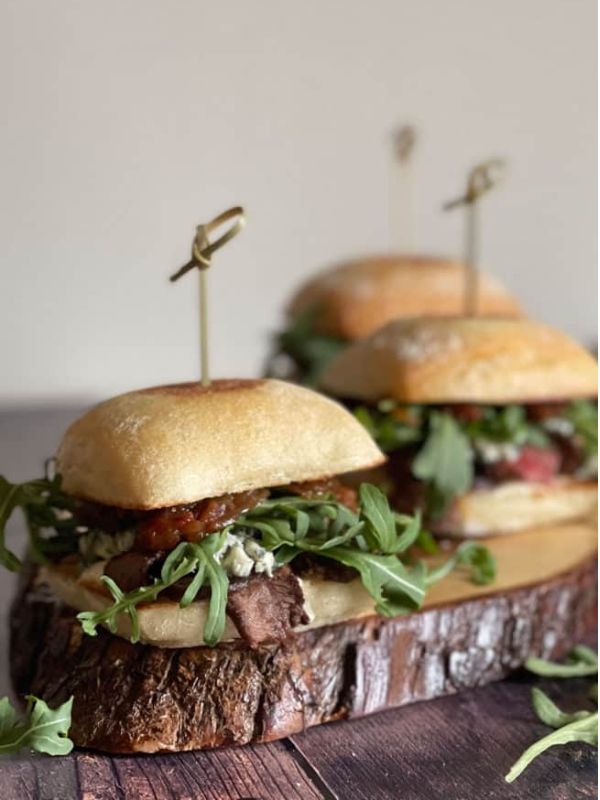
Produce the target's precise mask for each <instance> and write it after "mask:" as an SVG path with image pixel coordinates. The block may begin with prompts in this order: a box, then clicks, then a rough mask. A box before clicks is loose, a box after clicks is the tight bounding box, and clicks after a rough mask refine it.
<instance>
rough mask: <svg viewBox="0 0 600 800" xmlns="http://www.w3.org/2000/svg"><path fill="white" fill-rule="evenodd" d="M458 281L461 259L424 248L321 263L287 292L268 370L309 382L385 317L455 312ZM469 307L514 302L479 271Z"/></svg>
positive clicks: (486, 309)
mask: <svg viewBox="0 0 600 800" xmlns="http://www.w3.org/2000/svg"><path fill="white" fill-rule="evenodd" d="M464 284H465V266H464V265H463V264H460V263H458V262H456V261H451V260H448V259H443V258H434V257H431V256H397V255H390V256H379V257H372V258H363V259H357V260H354V261H350V262H346V263H342V264H340V265H339V266H336V267H333V268H330V269H326V270H323V271H322V272H320V273H318V274H317V275H315V276H314V277H313V278H311V279H310V280H308V281H307V282H306V283H305V284H303V285H302V286H301V287H300V288H299V289H298V291H297V292H296V294H295V295H294V296H293V297H292V300H291V302H290V304H289V306H288V308H287V314H286V316H287V327H286V329H285V330H284V331H283V332H281V333H280V334H279V335H278V336H277V339H276V349H275V353H274V355H273V356H272V358H271V360H270V363H269V367H268V370H269V374H271V375H273V376H275V377H285V378H289V379H291V380H295V381H298V382H299V383H305V384H307V385H315V384H316V383H317V382H318V379H319V376H320V374H321V373H322V371H323V369H324V368H325V367H326V366H327V364H329V363H330V361H331V360H332V358H334V357H335V356H337V355H338V354H339V353H340V352H342V351H343V350H344V349H345V348H346V347H348V346H349V345H350V344H352V342H354V341H356V340H358V339H362V338H363V337H365V336H368V335H369V334H371V333H373V332H374V331H375V330H377V329H378V328H381V327H382V326H383V325H384V324H385V323H387V322H389V321H391V320H394V319H399V318H408V317H421V316H422V317H440V316H453V315H460V314H461V313H462V311H463V307H464ZM477 314H478V315H479V316H485V317H488V316H495V317H520V316H521V315H522V310H521V307H520V306H519V303H518V302H517V300H516V299H515V298H514V297H513V296H512V295H510V294H509V292H508V291H506V289H505V288H504V287H503V286H502V285H501V284H500V283H498V282H497V281H496V279H495V278H492V277H491V276H489V275H486V274H481V275H480V276H479V280H478V298H477Z"/></svg>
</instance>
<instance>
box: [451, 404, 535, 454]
mask: <svg viewBox="0 0 600 800" xmlns="http://www.w3.org/2000/svg"><path fill="white" fill-rule="evenodd" d="M481 412H482V416H481V419H478V420H474V421H471V422H467V423H465V424H464V431H465V433H466V434H467V436H468V437H469V439H471V440H475V439H483V440H486V441H491V442H497V443H506V444H514V445H516V446H517V447H522V446H523V445H525V444H530V445H534V446H536V447H547V446H548V444H549V443H550V439H549V438H548V434H547V433H546V432H545V431H544V430H543V428H541V427H540V426H539V425H537V424H534V423H532V422H530V421H529V420H528V419H527V412H526V410H525V408H524V407H523V406H519V405H508V406H501V407H500V408H496V407H494V406H482V407H481Z"/></svg>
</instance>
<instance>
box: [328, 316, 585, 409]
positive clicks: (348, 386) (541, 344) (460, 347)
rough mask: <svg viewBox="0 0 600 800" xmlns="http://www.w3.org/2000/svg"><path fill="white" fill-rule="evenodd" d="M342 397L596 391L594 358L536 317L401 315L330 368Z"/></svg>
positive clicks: (421, 398) (528, 396) (525, 398)
mask: <svg viewBox="0 0 600 800" xmlns="http://www.w3.org/2000/svg"><path fill="white" fill-rule="evenodd" d="M321 385H322V388H324V389H325V391H327V392H329V393H330V394H333V395H336V396H338V397H344V398H357V399H360V400H366V401H376V400H380V399H382V398H393V399H395V400H398V401H400V402H403V403H453V402H459V403H461V402H468V403H471V402H472V403H489V404H504V403H526V402H529V401H531V402H535V401H550V400H568V399H572V398H577V397H594V396H595V395H596V394H597V388H598V366H597V363H596V360H595V359H594V358H593V357H592V356H591V355H590V353H588V352H587V351H586V350H585V349H584V348H583V347H581V345H579V344H577V342H575V341H573V339H571V338H570V337H569V336H567V335H566V334H565V333H562V332H561V331H558V330H556V329H555V328H551V327H549V326H548V325H544V324H542V323H540V322H534V321H532V320H526V319H520V320H507V319H476V318H465V317H454V318H445V319H413V320H395V321H394V322H390V323H389V324H388V325H386V326H384V327H383V328H381V329H380V330H379V331H377V332H375V333H374V334H372V335H371V336H370V337H368V338H367V339H364V340H363V341H360V342H355V343H354V344H352V345H351V346H350V347H349V348H347V349H346V350H345V351H344V352H342V353H341V354H340V355H339V356H338V357H337V358H336V359H334V361H333V362H332V363H331V364H330V365H329V367H328V368H327V369H326V370H325V372H324V374H323V376H322V379H321Z"/></svg>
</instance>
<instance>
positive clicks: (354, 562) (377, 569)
mask: <svg viewBox="0 0 600 800" xmlns="http://www.w3.org/2000/svg"><path fill="white" fill-rule="evenodd" d="M323 555H324V556H326V557H327V558H333V559H335V560H336V561H340V562H341V563H342V564H345V565H346V566H347V567H353V568H354V569H355V570H356V571H357V572H358V574H359V575H360V578H361V581H362V584H363V586H364V587H365V589H366V590H367V591H368V592H369V594H370V595H371V597H372V598H373V599H374V600H375V610H376V611H377V613H378V614H384V615H385V616H387V617H394V616H396V615H398V614H406V613H407V612H409V611H414V610H415V609H417V608H420V607H421V605H422V604H423V600H424V599H425V580H424V574H423V571H422V570H421V569H420V568H417V569H413V570H410V571H409V570H408V569H407V568H406V567H405V566H404V564H403V563H402V562H401V561H400V559H399V558H397V557H396V556H392V555H376V554H374V553H360V552H357V551H355V550H351V549H348V548H343V547H336V548H333V549H331V550H326V551H324V552H323Z"/></svg>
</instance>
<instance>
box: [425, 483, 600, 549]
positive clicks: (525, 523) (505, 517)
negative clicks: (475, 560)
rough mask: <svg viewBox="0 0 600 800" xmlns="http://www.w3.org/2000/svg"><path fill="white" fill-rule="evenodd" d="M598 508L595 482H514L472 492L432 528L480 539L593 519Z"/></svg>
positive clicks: (462, 498) (437, 531)
mask: <svg viewBox="0 0 600 800" xmlns="http://www.w3.org/2000/svg"><path fill="white" fill-rule="evenodd" d="M597 507H598V485H597V483H596V482H595V481H579V480H573V479H571V478H561V479H559V480H556V481H553V482H552V483H525V482H521V481H514V482H510V483H503V484H500V485H499V486H494V487H492V488H489V489H488V488H486V489H473V490H472V491H470V492H467V493H466V494H464V495H461V496H460V497H458V498H456V499H455V500H454V501H453V503H452V506H451V508H450V510H449V511H448V512H447V513H446V515H445V516H444V517H443V518H442V519H441V520H440V521H438V522H437V523H435V524H434V525H433V530H434V531H435V532H436V533H441V534H445V535H447V536H458V537H460V538H464V539H477V538H479V537H481V536H491V535H499V534H505V533H514V532H515V531H519V530H524V529H526V528H535V527H542V526H545V525H560V524H561V523H563V522H568V521H570V520H576V519H590V518H592V517H593V516H594V515H595V514H596V512H597Z"/></svg>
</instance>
